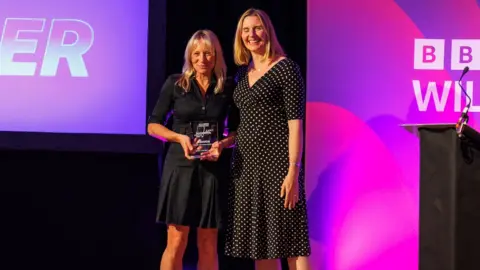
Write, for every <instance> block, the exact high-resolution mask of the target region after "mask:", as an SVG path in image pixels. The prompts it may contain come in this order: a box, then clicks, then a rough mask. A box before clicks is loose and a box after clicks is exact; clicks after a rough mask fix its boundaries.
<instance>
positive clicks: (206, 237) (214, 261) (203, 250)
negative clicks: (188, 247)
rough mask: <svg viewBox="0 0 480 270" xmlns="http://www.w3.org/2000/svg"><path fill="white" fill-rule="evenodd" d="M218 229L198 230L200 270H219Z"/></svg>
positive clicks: (198, 267) (198, 266)
mask: <svg viewBox="0 0 480 270" xmlns="http://www.w3.org/2000/svg"><path fill="white" fill-rule="evenodd" d="M217 241H218V230H217V229H202V228H198V229H197V246H198V265H197V269H198V270H218V258H217V255H218V254H217Z"/></svg>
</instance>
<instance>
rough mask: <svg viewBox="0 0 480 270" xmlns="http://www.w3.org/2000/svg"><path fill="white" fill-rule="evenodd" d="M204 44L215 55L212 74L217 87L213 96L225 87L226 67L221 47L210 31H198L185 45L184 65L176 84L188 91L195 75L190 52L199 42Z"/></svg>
mask: <svg viewBox="0 0 480 270" xmlns="http://www.w3.org/2000/svg"><path fill="white" fill-rule="evenodd" d="M201 41H203V42H205V45H206V46H207V47H209V48H210V50H212V53H213V54H214V55H215V66H214V68H213V73H214V74H215V76H216V79H217V85H216V86H215V91H214V92H215V94H217V93H220V92H222V91H223V87H224V85H225V79H226V76H227V65H226V64H225V58H224V57H223V51H222V46H221V45H220V41H218V38H217V35H215V34H214V33H213V32H212V31H210V30H198V31H197V32H195V33H194V34H193V36H192V37H191V38H190V40H189V41H188V43H187V47H186V48H185V55H184V63H183V68H182V75H181V76H180V78H179V79H178V81H177V82H176V84H177V85H179V86H180V87H182V88H183V89H184V90H185V91H189V90H190V79H191V78H192V76H193V75H194V73H195V69H194V68H193V64H192V52H193V51H194V50H195V47H196V46H198V43H199V42H201Z"/></svg>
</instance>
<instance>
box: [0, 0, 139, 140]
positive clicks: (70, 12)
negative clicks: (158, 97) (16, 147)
mask: <svg viewBox="0 0 480 270" xmlns="http://www.w3.org/2000/svg"><path fill="white" fill-rule="evenodd" d="M6 18H41V19H46V22H45V27H44V32H43V33H39V32H38V33H22V34H20V36H19V38H24V39H38V47H37V52H36V53H35V54H17V55H15V58H14V60H15V61H27V62H37V63H38V64H37V68H36V72H35V75H34V76H0V131H27V132H28V131H30V132H58V133H103V134H144V133H145V122H146V77H147V76H146V70H147V34H148V32H147V31H148V1H147V0H124V1H113V0H102V1H96V0H84V1H65V0H63V1H60V0H45V1H33V0H29V1H27V0H16V1H13V2H12V1H2V2H1V3H0V26H1V28H0V31H3V28H4V27H3V26H4V22H5V19H6ZM52 19H76V20H81V21H84V22H87V23H88V24H89V25H90V26H91V27H92V28H93V31H94V41H93V45H92V46H91V48H90V50H89V51H88V52H87V53H86V54H84V56H83V57H84V61H85V64H86V67H87V70H88V77H72V76H71V74H70V70H69V68H68V65H67V62H66V61H65V60H64V59H63V60H61V61H60V64H59V68H58V71H57V74H56V76H53V77H45V76H43V77H42V76H39V75H40V68H41V63H42V59H43V58H44V54H45V47H46V44H47V37H48V33H49V31H50V27H51V21H52ZM1 34H3V33H1ZM80 34H81V33H80ZM58 35H59V34H58V33H56V36H58ZM75 39H76V38H75V35H74V34H71V33H69V34H67V35H66V37H65V43H72V42H74V41H75ZM7 45H8V44H4V46H7ZM0 65H1V55H0ZM0 68H1V67H0Z"/></svg>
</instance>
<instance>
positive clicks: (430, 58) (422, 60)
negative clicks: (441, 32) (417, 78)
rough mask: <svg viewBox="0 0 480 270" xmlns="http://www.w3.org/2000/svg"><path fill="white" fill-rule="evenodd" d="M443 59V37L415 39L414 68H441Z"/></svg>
mask: <svg viewBox="0 0 480 270" xmlns="http://www.w3.org/2000/svg"><path fill="white" fill-rule="evenodd" d="M444 60H445V40H444V39H424V38H419V39H415V48H414V56H413V63H414V65H413V68H414V69H430V70H443V69H444Z"/></svg>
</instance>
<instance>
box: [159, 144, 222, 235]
mask: <svg viewBox="0 0 480 270" xmlns="http://www.w3.org/2000/svg"><path fill="white" fill-rule="evenodd" d="M229 167H230V166H229V159H228V157H227V156H226V155H225V156H224V155H223V154H222V156H221V158H220V159H219V160H218V161H217V162H212V161H200V160H193V161H190V160H187V159H186V158H185V157H184V154H183V150H182V148H181V146H180V145H178V144H172V145H171V146H170V147H169V149H168V153H167V155H166V158H165V162H164V165H163V172H162V177H161V180H160V189H159V197H158V208H157V217H156V221H157V222H158V223H164V224H169V225H170V224H171V225H183V226H189V227H196V228H217V229H220V228H222V226H223V224H222V223H223V222H222V221H223V220H224V216H225V213H226V210H227V209H226V205H227V203H226V200H227V194H226V193H227V192H226V191H227V187H228V183H227V181H228V172H229Z"/></svg>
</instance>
